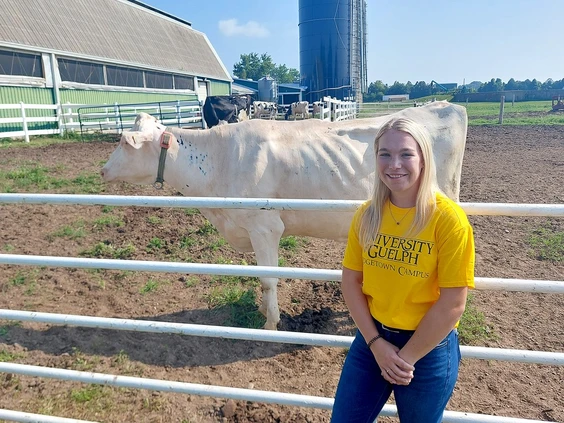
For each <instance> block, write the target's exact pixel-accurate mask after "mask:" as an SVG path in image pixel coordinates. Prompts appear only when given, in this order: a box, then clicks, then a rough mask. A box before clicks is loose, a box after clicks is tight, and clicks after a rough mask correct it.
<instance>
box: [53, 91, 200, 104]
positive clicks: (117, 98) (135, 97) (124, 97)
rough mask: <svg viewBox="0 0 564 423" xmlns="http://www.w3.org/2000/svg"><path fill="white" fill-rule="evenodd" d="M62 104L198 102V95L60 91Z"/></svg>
mask: <svg viewBox="0 0 564 423" xmlns="http://www.w3.org/2000/svg"><path fill="white" fill-rule="evenodd" d="M60 94H61V103H62V104H63V105H64V104H65V103H71V104H114V103H119V104H128V103H150V102H157V101H176V100H197V99H198V97H197V95H196V94H181V93H178V94H176V93H175V94H167V93H162V94H161V93H141V92H127V91H98V90H65V89H61V90H60Z"/></svg>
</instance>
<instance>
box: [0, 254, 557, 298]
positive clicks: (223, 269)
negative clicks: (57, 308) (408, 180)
mask: <svg viewBox="0 0 564 423" xmlns="http://www.w3.org/2000/svg"><path fill="white" fill-rule="evenodd" d="M0 264H15V265H20V266H55V267H74V268H80V269H106V270H131V271H144V272H159V273H167V272H168V273H185V274H207V275H216V276H250V277H257V278H261V277H265V278H287V279H311V280H321V281H340V280H341V271H340V270H328V269H306V268H301V267H277V266H244V265H240V264H208V263H180V262H162V261H145V260H117V259H92V258H76V257H55V256H35V255H18V254H0ZM475 282H476V289H478V290H483V291H500V290H504V291H519V292H535V293H544V294H564V282H559V281H547V280H535V279H504V278H480V277H476V278H475Z"/></svg>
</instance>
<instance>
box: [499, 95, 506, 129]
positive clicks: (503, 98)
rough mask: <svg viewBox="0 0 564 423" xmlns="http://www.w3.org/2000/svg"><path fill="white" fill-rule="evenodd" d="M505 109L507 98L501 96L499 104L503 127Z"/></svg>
mask: <svg viewBox="0 0 564 423" xmlns="http://www.w3.org/2000/svg"><path fill="white" fill-rule="evenodd" d="M504 109H505V96H504V95H502V96H501V101H500V103H499V124H500V125H503V110H504Z"/></svg>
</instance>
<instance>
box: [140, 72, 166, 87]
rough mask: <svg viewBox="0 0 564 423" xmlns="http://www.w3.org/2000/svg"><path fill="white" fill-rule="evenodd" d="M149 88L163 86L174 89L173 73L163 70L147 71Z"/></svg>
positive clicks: (146, 78) (146, 77)
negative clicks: (163, 71)
mask: <svg viewBox="0 0 564 423" xmlns="http://www.w3.org/2000/svg"><path fill="white" fill-rule="evenodd" d="M145 83H146V87H147V88H162V89H167V90H172V75H171V74H166V73H162V72H148V71H147V72H145Z"/></svg>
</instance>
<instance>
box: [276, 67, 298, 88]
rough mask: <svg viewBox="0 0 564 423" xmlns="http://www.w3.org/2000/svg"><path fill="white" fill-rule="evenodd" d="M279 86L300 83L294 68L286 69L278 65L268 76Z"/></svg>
mask: <svg viewBox="0 0 564 423" xmlns="http://www.w3.org/2000/svg"><path fill="white" fill-rule="evenodd" d="M270 76H271V77H272V78H274V79H275V80H276V82H278V83H280V84H290V83H294V82H295V83H299V82H300V72H299V71H298V70H297V69H294V68H288V67H287V66H286V65H278V66H276V67H275V68H274V71H273V72H272V74H271V75H270Z"/></svg>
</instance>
